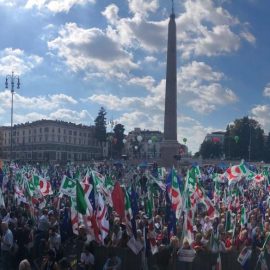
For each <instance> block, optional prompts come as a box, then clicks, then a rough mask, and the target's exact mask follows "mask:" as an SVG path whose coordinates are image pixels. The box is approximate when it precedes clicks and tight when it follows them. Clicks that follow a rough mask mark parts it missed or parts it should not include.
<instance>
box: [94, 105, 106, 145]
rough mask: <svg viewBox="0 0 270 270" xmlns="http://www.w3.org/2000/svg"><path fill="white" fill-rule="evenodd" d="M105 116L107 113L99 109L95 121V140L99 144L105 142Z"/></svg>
mask: <svg viewBox="0 0 270 270" xmlns="http://www.w3.org/2000/svg"><path fill="white" fill-rule="evenodd" d="M106 114H107V112H106V111H105V109H104V108H103V107H101V108H100V110H99V112H98V116H97V117H96V119H95V138H96V139H97V140H98V141H99V142H105V141H106V137H107V135H106Z"/></svg>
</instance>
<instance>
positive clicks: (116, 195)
mask: <svg viewBox="0 0 270 270" xmlns="http://www.w3.org/2000/svg"><path fill="white" fill-rule="evenodd" d="M112 201H113V208H114V210H115V211H116V213H117V214H118V215H119V216H120V218H121V219H124V216H125V195H124V192H123V190H122V188H121V187H120V183H119V182H118V181H117V182H116V183H115V185H114V189H113V191H112Z"/></svg>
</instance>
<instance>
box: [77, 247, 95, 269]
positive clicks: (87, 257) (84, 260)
mask: <svg viewBox="0 0 270 270" xmlns="http://www.w3.org/2000/svg"><path fill="white" fill-rule="evenodd" d="M94 264H95V257H94V255H93V254H92V253H91V252H90V245H86V246H85V247H84V251H83V252H82V253H81V259H80V264H79V265H80V268H81V270H92V269H94Z"/></svg>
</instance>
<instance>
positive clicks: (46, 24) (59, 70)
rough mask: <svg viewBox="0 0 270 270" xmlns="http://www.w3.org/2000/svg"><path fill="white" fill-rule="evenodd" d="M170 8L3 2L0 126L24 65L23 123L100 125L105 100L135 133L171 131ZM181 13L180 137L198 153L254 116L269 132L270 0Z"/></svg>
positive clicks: (220, 2) (205, 0)
mask: <svg viewBox="0 0 270 270" xmlns="http://www.w3.org/2000/svg"><path fill="white" fill-rule="evenodd" d="M170 11H171V2H170V1H169V0H125V1H122V0H116V1H114V2H111V1H109V0H104V1H98V0H0V18H1V28H0V36H1V41H0V76H1V77H2V85H3V87H2V88H1V91H0V102H1V106H0V125H9V121H10V92H9V91H8V90H5V89H4V81H5V76H6V75H7V74H10V73H11V71H12V70H14V71H15V73H16V74H19V75H20V77H21V81H22V85H21V89H19V90H18V91H16V95H15V98H14V121H15V122H16V123H21V122H26V121H34V120H37V119H41V118H47V119H61V120H65V121H71V122H76V123H83V124H93V120H94V118H95V117H96V115H97V112H98V110H99V108H100V107H101V106H104V107H105V108H106V110H107V112H108V118H109V119H114V120H115V121H117V122H119V123H122V124H124V125H125V127H126V130H127V131H129V130H131V129H133V128H134V127H140V128H142V129H154V130H160V131H163V112H164V93H165V73H166V42H167V27H168V17H169V14H170ZM175 13H176V23H177V38H178V41H177V47H178V60H177V65H178V77H177V78H178V139H179V141H180V142H181V141H182V140H183V138H187V139H188V142H187V145H188V146H189V148H190V149H191V150H192V151H193V152H195V151H196V150H198V147H199V145H200V143H201V142H202V140H203V138H204V137H205V135H206V134H207V133H208V132H211V131H215V130H224V129H225V128H226V125H227V124H228V123H230V122H232V121H233V120H234V119H235V118H237V117H242V116H244V115H249V116H250V117H253V118H254V119H257V120H258V121H259V122H260V123H261V125H262V127H263V128H264V129H265V131H266V132H269V130H270V104H269V101H270V73H269V70H270V49H269V48H270V38H269V25H270V16H269V14H270V6H269V2H268V1H267V0H239V1H232V0H215V1H213V0H182V1H176V3H175Z"/></svg>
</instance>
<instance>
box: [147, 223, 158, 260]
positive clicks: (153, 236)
mask: <svg viewBox="0 0 270 270" xmlns="http://www.w3.org/2000/svg"><path fill="white" fill-rule="evenodd" d="M148 238H149V242H150V247H151V253H152V255H155V254H156V253H158V246H157V241H156V234H155V230H154V224H153V221H151V222H150V223H149V225H148Z"/></svg>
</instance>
